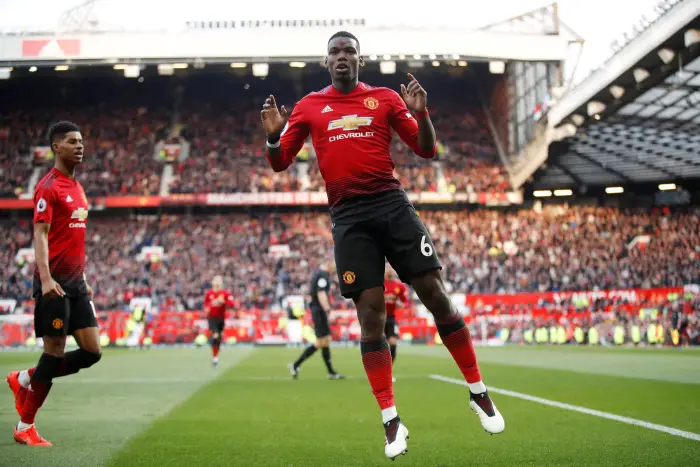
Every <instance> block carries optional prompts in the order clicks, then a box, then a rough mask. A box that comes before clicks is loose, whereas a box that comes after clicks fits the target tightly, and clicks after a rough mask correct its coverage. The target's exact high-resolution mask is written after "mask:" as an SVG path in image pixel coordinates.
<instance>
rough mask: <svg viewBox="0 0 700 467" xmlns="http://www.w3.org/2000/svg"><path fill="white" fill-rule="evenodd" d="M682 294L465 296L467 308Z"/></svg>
mask: <svg viewBox="0 0 700 467" xmlns="http://www.w3.org/2000/svg"><path fill="white" fill-rule="evenodd" d="M672 293H673V294H683V293H684V289H683V287H660V288H656V289H623V290H589V291H577V292H544V293H518V294H484V295H467V297H466V305H467V306H487V305H498V304H503V305H536V304H538V303H540V302H541V301H547V302H550V303H561V302H563V301H566V300H574V301H575V300H579V299H584V298H586V299H588V300H589V301H594V300H598V299H607V300H616V299H621V300H627V301H628V302H631V303H636V302H640V301H642V300H653V301H656V300H663V299H666V297H668V295H669V294H672Z"/></svg>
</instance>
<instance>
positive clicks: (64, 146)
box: [52, 131, 85, 165]
mask: <svg viewBox="0 0 700 467" xmlns="http://www.w3.org/2000/svg"><path fill="white" fill-rule="evenodd" d="M52 149H53V152H54V154H55V155H56V157H59V158H61V159H63V160H64V161H65V162H68V163H69V164H72V165H77V164H80V163H81V162H83V151H84V149H85V146H84V145H83V135H81V134H80V132H79V131H71V132H69V133H66V134H65V135H64V136H63V138H62V139H58V140H56V141H55V142H54V143H53V148H52Z"/></svg>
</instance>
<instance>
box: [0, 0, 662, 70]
mask: <svg viewBox="0 0 700 467" xmlns="http://www.w3.org/2000/svg"><path fill="white" fill-rule="evenodd" d="M80 3H82V2H81V1H76V0H0V28H5V27H10V28H14V27H24V28H54V27H56V26H57V23H58V18H59V17H60V16H61V13H62V12H64V11H65V10H67V9H69V8H70V7H72V6H74V5H78V4H80ZM549 3H552V2H551V1H549V2H547V1H542V0H490V1H483V0H478V1H477V0H462V1H460V2H456V1H454V0H431V2H430V8H425V7H423V8H421V9H420V11H419V12H418V11H416V9H415V8H406V7H405V3H401V4H400V5H402V7H400V8H397V7H396V5H397V3H395V2H392V1H389V0H374V1H373V2H371V5H372V7H371V9H370V8H365V9H362V8H352V10H354V11H353V13H344V12H342V11H341V9H340V8H334V7H329V5H338V4H337V3H336V4H329V3H328V2H327V1H325V0H297V1H294V2H290V1H289V0H267V1H265V2H248V1H243V2H239V1H236V2H230V3H229V4H224V3H222V2H221V1H220V0H197V1H196V2H193V3H189V4H188V3H185V2H181V3H180V4H178V5H177V7H176V8H175V7H174V5H175V3H174V2H172V1H170V0H169V1H163V0H148V1H143V0H101V1H99V3H98V5H97V6H96V7H95V17H96V19H97V20H99V21H100V22H101V23H103V24H105V25H109V26H126V27H128V28H134V29H154V28H163V27H165V28H181V27H183V26H184V24H185V22H186V21H197V20H200V21H201V20H217V19H219V20H258V19H324V18H327V19H330V18H340V17H352V18H365V19H366V20H367V22H368V23H369V24H372V25H382V26H399V25H421V26H425V25H431V26H435V27H438V26H442V27H446V26H452V27H466V28H478V27H480V26H484V25H487V24H491V23H495V22H499V21H502V20H504V19H507V18H509V17H512V16H516V15H519V14H522V13H525V12H527V11H530V10H533V9H536V8H538V7H541V6H544V5H547V4H549ZM656 3H658V0H586V1H585V2H584V1H581V0H559V13H560V18H561V20H562V21H563V22H564V23H566V24H567V25H568V26H569V27H571V28H572V29H573V30H575V31H576V32H577V33H578V34H579V35H581V36H582V37H583V38H584V39H585V40H586V46H585V48H584V53H583V56H582V57H581V62H580V64H579V71H578V73H577V78H578V79H577V80H576V81H578V80H580V79H581V78H582V77H583V76H585V75H587V74H588V72H589V71H590V70H591V69H593V68H595V67H597V66H598V65H600V64H601V63H602V62H603V61H605V60H606V59H607V58H609V57H610V55H611V54H612V51H611V48H610V44H611V43H612V42H613V41H614V40H615V39H618V38H621V37H622V33H623V32H631V30H632V24H633V23H636V22H638V21H639V19H640V18H641V16H642V15H645V16H646V17H647V18H649V19H652V18H654V17H656V15H655V14H654V12H653V6H654V5H655V4H656ZM301 11H303V12H304V13H303V14H300V12H301ZM572 58H573V56H572Z"/></svg>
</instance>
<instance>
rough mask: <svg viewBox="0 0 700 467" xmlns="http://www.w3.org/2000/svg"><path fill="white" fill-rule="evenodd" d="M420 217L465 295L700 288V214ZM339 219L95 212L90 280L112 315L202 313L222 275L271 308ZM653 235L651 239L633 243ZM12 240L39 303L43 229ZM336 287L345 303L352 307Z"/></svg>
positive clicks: (303, 283)
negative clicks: (157, 249)
mask: <svg viewBox="0 0 700 467" xmlns="http://www.w3.org/2000/svg"><path fill="white" fill-rule="evenodd" d="M420 214H421V217H422V218H423V220H424V221H425V223H426V225H427V226H428V228H429V230H430V232H431V236H432V239H433V242H434V244H435V246H436V249H437V252H438V253H439V255H440V259H441V261H442V264H443V266H444V270H443V275H444V277H445V279H446V282H447V285H448V288H449V290H451V291H454V292H465V293H468V294H474V293H514V292H545V291H571V290H598V289H601V290H604V289H608V290H609V289H627V288H653V287H663V286H680V285H684V284H690V283H698V282H699V281H700V229H698V225H700V212H699V211H698V210H691V211H667V210H657V211H653V212H648V211H620V210H617V209H613V208H602V207H568V208H567V207H552V208H545V209H543V210H533V209H520V210H511V211H496V210H475V211H471V212H465V211H459V212H457V211H421V213H420ZM329 223H330V221H329V218H328V216H327V214H321V213H296V214H290V213H287V214H270V213H267V214H265V213H260V214H257V215H251V214H242V213H240V214H238V213H236V214H225V215H203V214H202V215H191V216H185V215H178V216H175V215H163V216H161V217H156V216H150V217H149V216H135V217H133V216H132V217H121V216H114V215H111V216H109V217H105V216H104V215H103V216H99V215H97V214H96V215H94V216H92V215H91V217H90V221H89V222H88V232H87V239H88V245H87V251H88V269H87V276H88V278H89V280H90V282H91V284H92V285H93V287H94V288H95V290H96V292H97V297H96V299H95V301H96V304H97V305H98V306H100V307H101V308H102V309H109V308H113V307H116V306H119V305H122V304H124V303H125V302H128V299H129V298H130V297H133V296H134V295H143V294H146V295H151V296H152V297H154V298H156V299H157V300H158V301H159V302H160V303H169V304H170V305H172V306H173V307H175V308H178V307H179V308H182V309H192V308H196V307H197V306H199V305H200V304H201V299H202V296H203V292H204V290H205V289H206V288H207V287H208V286H209V282H210V280H211V279H212V277H213V276H214V275H216V274H221V275H223V277H224V279H225V281H226V283H227V286H228V287H230V288H231V289H232V291H233V293H234V295H235V296H236V297H237V298H238V299H239V300H240V301H241V303H242V304H244V305H247V306H259V307H265V306H266V305H269V304H271V303H274V302H276V301H277V300H279V299H280V298H281V297H282V296H285V295H289V294H305V293H306V288H307V285H308V284H307V283H308V280H309V277H310V274H311V272H312V270H313V269H314V268H315V267H316V266H317V264H318V262H319V261H320V260H322V259H324V258H329V259H330V258H332V238H331V235H330V225H329ZM642 235H648V236H649V239H650V240H649V242H646V241H637V242H633V240H634V239H635V238H638V237H639V236H642ZM0 236H1V238H2V240H1V241H2V245H1V246H2V252H1V253H0V255H1V256H0V258H1V259H2V260H3V262H4V263H3V264H5V265H6V266H5V267H4V268H3V269H2V270H0V274H1V276H0V279H2V283H1V284H0V287H2V288H1V289H0V297H2V296H4V297H7V298H17V299H20V300H22V299H27V298H29V294H30V290H31V288H30V287H29V285H28V284H29V282H28V281H29V280H30V279H31V273H32V271H31V268H29V267H28V266H27V265H23V264H18V263H17V262H16V260H15V256H16V252H17V250H18V249H19V248H23V247H30V246H31V225H30V223H29V222H27V221H22V222H20V223H17V222H11V223H5V224H3V225H2V231H1V232H0ZM632 244H634V246H630V245H632ZM144 246H162V247H163V248H164V250H165V256H164V257H163V258H159V259H158V261H156V262H151V261H139V260H138V259H137V257H138V255H139V253H140V252H141V249H142V248H143V247H144ZM271 246H272V247H273V249H271V248H270V247H271ZM275 246H277V250H283V253H282V254H281V255H278V254H276V253H275V251H273V250H275V248H274V247H275ZM287 248H288V252H287V253H284V251H286V249H287ZM334 290H335V291H334V293H333V294H332V295H333V299H334V300H338V301H339V300H341V299H340V297H339V295H338V291H337V288H336V289H334Z"/></svg>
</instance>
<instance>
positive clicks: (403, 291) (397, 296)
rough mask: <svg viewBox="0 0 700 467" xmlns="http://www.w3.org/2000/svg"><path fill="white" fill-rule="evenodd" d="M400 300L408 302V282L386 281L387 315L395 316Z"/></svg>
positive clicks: (385, 299) (385, 300) (385, 301)
mask: <svg viewBox="0 0 700 467" xmlns="http://www.w3.org/2000/svg"><path fill="white" fill-rule="evenodd" d="M399 300H401V303H403V304H404V305H406V304H408V288H407V287H406V284H404V283H403V282H400V281H384V304H385V306H386V315H387V316H394V314H395V313H396V305H397V302H398V301H399Z"/></svg>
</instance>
